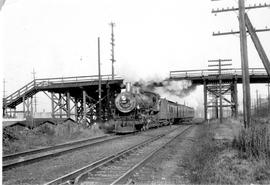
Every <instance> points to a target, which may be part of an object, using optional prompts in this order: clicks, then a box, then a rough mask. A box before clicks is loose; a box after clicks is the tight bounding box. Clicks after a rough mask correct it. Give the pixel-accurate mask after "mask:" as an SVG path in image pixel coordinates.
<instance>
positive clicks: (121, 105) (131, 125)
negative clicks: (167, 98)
mask: <svg viewBox="0 0 270 185" xmlns="http://www.w3.org/2000/svg"><path fill="white" fill-rule="evenodd" d="M159 102H160V96H159V95H158V94H156V93H154V92H150V91H145V90H142V89H140V88H138V87H134V86H133V87H131V84H130V83H127V84H126V89H125V91H123V92H121V93H120V94H118V95H117V97H116V98H115V106H116V111H115V121H116V124H115V131H116V132H123V133H128V132H134V131H136V130H145V129H147V128H146V127H148V126H149V124H151V122H153V121H154V120H152V119H153V115H155V114H157V113H158V112H159Z"/></svg>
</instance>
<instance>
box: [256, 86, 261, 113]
mask: <svg viewBox="0 0 270 185" xmlns="http://www.w3.org/2000/svg"><path fill="white" fill-rule="evenodd" d="M256 107H257V114H259V111H260V110H259V94H258V90H256Z"/></svg>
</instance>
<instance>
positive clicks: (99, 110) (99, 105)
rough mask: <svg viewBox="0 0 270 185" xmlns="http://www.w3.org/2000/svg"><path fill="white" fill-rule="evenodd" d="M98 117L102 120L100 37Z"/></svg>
mask: <svg viewBox="0 0 270 185" xmlns="http://www.w3.org/2000/svg"><path fill="white" fill-rule="evenodd" d="M98 119H99V121H101V72H100V40H99V37H98Z"/></svg>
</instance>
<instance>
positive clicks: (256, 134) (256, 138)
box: [233, 124, 270, 161]
mask: <svg viewBox="0 0 270 185" xmlns="http://www.w3.org/2000/svg"><path fill="white" fill-rule="evenodd" d="M269 133H270V132H269V128H268V127H267V125H266V124H252V126H251V127H250V128H247V129H242V130H241V131H240V133H239V136H238V137H237V138H235V139H234V141H233V147H235V148H236V149H238V151H239V155H240V157H243V158H255V159H267V161H269V160H270V136H269Z"/></svg>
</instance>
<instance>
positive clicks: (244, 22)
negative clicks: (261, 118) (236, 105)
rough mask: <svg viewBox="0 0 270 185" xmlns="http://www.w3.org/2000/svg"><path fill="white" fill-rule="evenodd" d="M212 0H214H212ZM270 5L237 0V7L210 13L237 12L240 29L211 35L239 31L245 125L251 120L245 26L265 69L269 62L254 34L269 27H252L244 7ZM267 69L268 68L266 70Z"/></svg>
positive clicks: (247, 125)
mask: <svg viewBox="0 0 270 185" xmlns="http://www.w3.org/2000/svg"><path fill="white" fill-rule="evenodd" d="M212 1H214V0H212ZM265 7H270V4H266V3H265V4H259V5H256V4H254V5H253V6H248V7H245V1H244V0H238V8H234V7H232V8H227V9H226V8H225V9H224V8H222V9H216V10H212V13H215V14H216V13H221V12H230V11H238V12H239V17H238V20H239V28H240V31H236V32H235V31H231V32H224V33H220V32H218V33H213V36H217V35H229V34H237V33H240V51H241V68H242V79H243V113H244V125H245V127H249V126H250V122H251V102H250V101H251V100H250V78H249V68H248V55H247V36H246V27H247V29H248V31H249V34H250V35H251V37H252V39H253V42H254V41H256V42H254V44H255V47H256V49H257V51H258V53H259V55H260V57H261V59H262V62H263V64H264V65H265V68H266V70H267V69H268V68H269V69H270V67H269V64H267V62H266V61H268V60H267V57H265V56H266V55H264V53H263V52H260V51H259V50H263V48H262V46H261V44H260V43H259V40H258V38H257V36H256V35H255V34H256V32H259V31H269V30H270V29H256V30H255V29H253V27H252V25H251V23H250V21H249V18H248V16H247V14H246V13H245V9H255V8H265ZM268 63H269V62H268ZM267 71H268V70H267ZM268 74H269V73H268Z"/></svg>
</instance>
